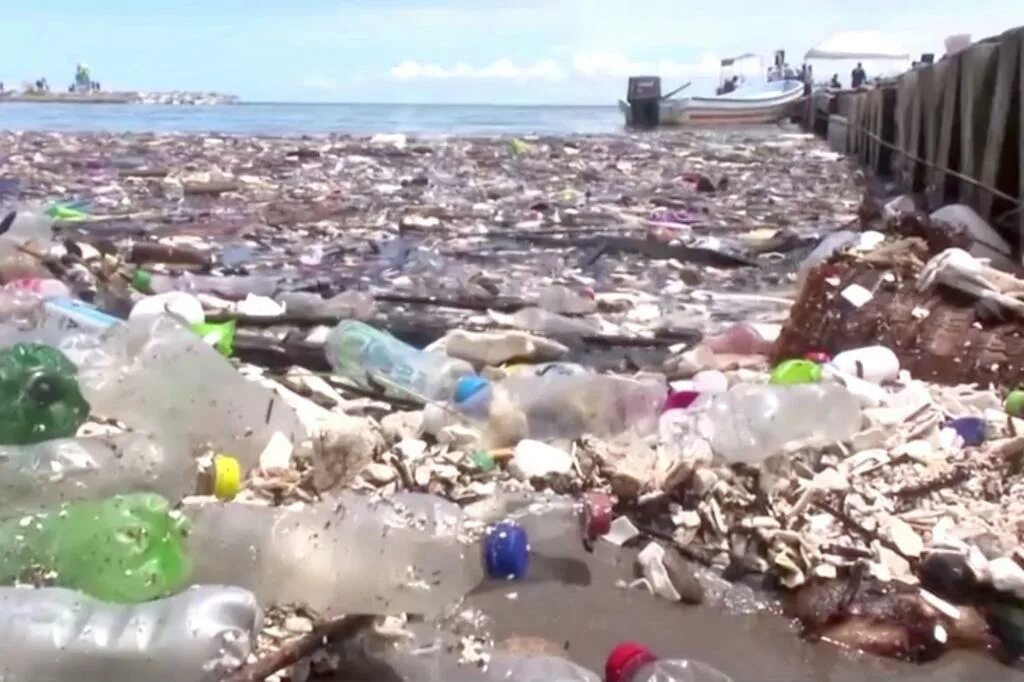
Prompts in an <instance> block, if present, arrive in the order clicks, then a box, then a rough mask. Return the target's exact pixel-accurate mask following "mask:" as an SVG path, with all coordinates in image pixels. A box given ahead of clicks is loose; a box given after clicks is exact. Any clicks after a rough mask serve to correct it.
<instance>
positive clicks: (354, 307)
mask: <svg viewBox="0 0 1024 682" xmlns="http://www.w3.org/2000/svg"><path fill="white" fill-rule="evenodd" d="M275 300H276V301H277V302H278V303H280V304H281V305H283V306H284V308H285V313H286V314H287V315H288V316H289V317H305V318H338V319H342V320H368V319H370V317H372V316H373V312H374V310H375V306H376V304H375V303H374V300H373V296H371V295H370V294H368V293H366V292H363V291H343V292H341V293H340V294H337V295H335V296H332V297H331V298H323V297H322V296H320V294H315V293H312V292H310V291H289V292H284V293H280V294H278V295H277V296H275Z"/></svg>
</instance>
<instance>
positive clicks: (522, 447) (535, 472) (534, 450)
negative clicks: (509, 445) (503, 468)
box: [508, 439, 572, 481]
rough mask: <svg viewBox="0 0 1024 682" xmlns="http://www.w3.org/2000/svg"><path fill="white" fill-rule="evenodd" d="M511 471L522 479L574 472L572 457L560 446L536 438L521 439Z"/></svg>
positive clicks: (513, 457) (510, 463)
mask: <svg viewBox="0 0 1024 682" xmlns="http://www.w3.org/2000/svg"><path fill="white" fill-rule="evenodd" d="M508 469H509V472H510V473H511V474H512V475H513V476H515V477H516V478H518V479H519V480H521V481H529V480H531V479H534V478H546V477H548V476H552V475H567V474H569V473H571V472H572V457H570V456H569V453H567V452H565V451H564V450H561V449H559V448H556V447H553V446H551V445H548V444H547V443H541V442H540V441H536V440H529V439H527V440H521V441H519V444H518V445H516V447H515V451H514V453H513V455H512V460H511V461H510V462H509V465H508Z"/></svg>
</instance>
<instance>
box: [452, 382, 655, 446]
mask: <svg viewBox="0 0 1024 682" xmlns="http://www.w3.org/2000/svg"><path fill="white" fill-rule="evenodd" d="M458 393H459V398H460V399H459V400H457V401H456V407H457V408H458V409H459V410H460V411H462V412H463V413H464V414H465V415H467V416H468V417H470V418H472V419H477V420H480V421H482V422H484V423H485V424H486V428H485V434H484V435H485V441H486V442H487V443H488V444H489V445H491V446H494V447H502V446H504V445H508V444H512V443H516V442H518V441H520V440H522V439H523V438H532V439H535V440H552V439H574V438H579V437H580V436H582V435H584V434H588V433H589V434H592V435H594V436H598V437H612V436H616V435H618V434H621V433H624V432H627V431H631V432H634V433H637V434H640V435H646V434H648V433H652V432H653V431H654V430H656V428H657V425H658V415H659V414H661V410H662V408H663V407H664V405H665V400H666V397H667V395H668V388H667V386H666V384H665V383H664V381H663V380H655V379H653V378H652V379H651V380H646V379H645V380H637V379H631V378H627V377H620V376H613V375H608V374H584V375H577V376H566V375H558V374H546V375H544V376H539V377H538V376H513V377H509V378H507V379H505V380H504V381H501V382H499V383H497V384H491V383H490V382H488V381H486V380H485V379H482V378H480V377H475V376H474V377H468V378H466V379H464V380H462V381H460V384H459V391H458Z"/></svg>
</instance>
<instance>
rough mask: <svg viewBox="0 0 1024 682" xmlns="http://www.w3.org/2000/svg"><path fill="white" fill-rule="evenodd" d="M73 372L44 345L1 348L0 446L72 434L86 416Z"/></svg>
mask: <svg viewBox="0 0 1024 682" xmlns="http://www.w3.org/2000/svg"><path fill="white" fill-rule="evenodd" d="M76 374H77V371H76V369H75V366H74V365H73V364H71V361H70V360H68V359H67V358H66V357H65V356H64V354H63V353H61V352H60V351H59V350H57V349H56V348H51V347H50V346H44V345H42V344H16V345H14V346H11V347H9V348H3V349H0V443H15V444H21V443H38V442H39V441H43V440H49V439H51V438H63V437H66V436H70V435H73V434H74V433H75V431H76V430H77V429H78V427H79V426H81V425H82V423H83V422H84V421H85V420H86V418H87V417H88V416H89V404H88V403H87V402H86V401H85V399H84V398H83V397H82V394H81V392H80V391H79V387H78V381H77V377H76Z"/></svg>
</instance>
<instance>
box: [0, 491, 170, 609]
mask: <svg viewBox="0 0 1024 682" xmlns="http://www.w3.org/2000/svg"><path fill="white" fill-rule="evenodd" d="M187 528H188V523H187V521H186V520H185V519H184V517H182V515H181V514H180V513H178V512H172V511H171V508H170V505H169V504H168V502H167V500H165V499H164V498H162V497H160V496H159V495H154V494H151V493H133V494H130V495H123V496H118V497H112V498H109V499H106V500H100V501H87V502H76V503H73V504H68V505H65V506H63V507H59V508H54V509H51V510H48V511H46V512H41V513H38V514H33V515H30V516H26V517H23V518H20V519H12V520H9V521H4V522H0V584H4V585H10V584H12V583H14V582H15V581H18V580H22V579H25V578H29V579H31V578H33V576H36V577H42V578H43V579H45V580H51V579H52V581H53V583H54V584H56V585H57V586H60V587H70V588H74V589H77V590H81V591H82V592H85V593H86V594H88V595H90V596H93V597H96V598H97V599H102V600H104V601H111V602H126V603H131V602H140V601H146V600H149V599H154V598H156V597H162V596H164V595H166V594H169V593H171V592H173V591H174V590H175V589H177V588H179V587H180V586H181V585H183V584H184V583H185V581H186V580H187V578H188V575H189V570H190V562H189V558H188V555H187V554H186V552H185V534H186V531H187Z"/></svg>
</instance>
